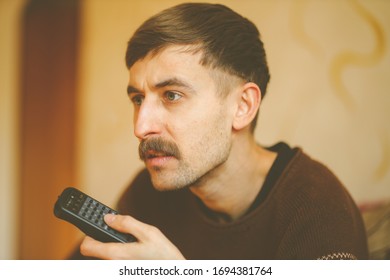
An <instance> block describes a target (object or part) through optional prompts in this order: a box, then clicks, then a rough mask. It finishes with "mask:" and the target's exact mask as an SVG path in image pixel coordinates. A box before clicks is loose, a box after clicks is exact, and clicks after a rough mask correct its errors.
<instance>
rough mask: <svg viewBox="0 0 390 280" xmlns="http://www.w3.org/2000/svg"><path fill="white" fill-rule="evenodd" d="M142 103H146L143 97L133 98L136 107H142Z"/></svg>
mask: <svg viewBox="0 0 390 280" xmlns="http://www.w3.org/2000/svg"><path fill="white" fill-rule="evenodd" d="M142 101H144V97H143V96H142V95H136V96H134V97H133V98H131V102H133V104H134V105H135V106H141V104H142Z"/></svg>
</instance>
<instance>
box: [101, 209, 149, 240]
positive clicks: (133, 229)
mask: <svg viewBox="0 0 390 280" xmlns="http://www.w3.org/2000/svg"><path fill="white" fill-rule="evenodd" d="M104 221H105V222H106V223H107V225H109V226H110V227H112V228H114V229H116V230H118V231H120V232H125V233H130V234H132V235H134V236H135V237H137V238H138V239H139V240H143V239H147V238H148V236H150V233H151V232H153V231H154V227H153V226H151V225H148V224H145V223H142V222H140V221H138V220H137V219H135V218H133V217H131V216H127V215H126V216H124V215H113V214H107V215H105V216H104Z"/></svg>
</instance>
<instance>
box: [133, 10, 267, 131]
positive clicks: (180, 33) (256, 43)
mask: <svg viewBox="0 0 390 280" xmlns="http://www.w3.org/2000/svg"><path fill="white" fill-rule="evenodd" d="M170 45H192V46H194V47H195V49H194V50H195V51H202V55H203V56H202V59H201V64H202V65H204V66H208V67H213V68H218V69H221V70H223V71H226V72H227V73H229V74H232V75H235V76H238V77H240V78H242V79H243V80H245V81H248V82H249V81H250V82H254V83H256V84H257V85H258V86H259V88H260V90H261V94H262V97H264V95H265V92H266V89H267V85H268V81H269V79H270V75H269V70H268V65H267V61H266V55H265V51H264V46H263V43H262V41H261V39H260V34H259V31H258V30H257V28H256V26H255V25H254V24H253V23H252V22H251V21H249V20H248V19H246V18H244V17H242V16H241V15H239V14H237V13H236V12H234V11H233V10H231V9H229V8H228V7H226V6H223V5H220V4H206V3H185V4H180V5H177V6H174V7H172V8H169V9H166V10H164V11H162V12H160V13H158V14H156V15H155V16H153V17H151V18H150V19H148V20H147V21H145V22H144V23H143V24H142V25H141V26H140V27H139V28H138V29H137V30H136V32H135V33H134V35H133V37H132V38H131V39H130V41H129V43H128V46H127V51H126V65H127V67H128V68H130V67H131V66H132V65H133V64H134V63H135V62H137V61H138V60H139V59H142V58H144V57H145V56H146V55H147V54H149V53H150V52H152V53H153V52H158V51H159V50H161V49H162V48H165V47H167V46H170ZM256 120H257V117H256V118H255V120H254V121H253V123H252V130H254V127H255V126H256Z"/></svg>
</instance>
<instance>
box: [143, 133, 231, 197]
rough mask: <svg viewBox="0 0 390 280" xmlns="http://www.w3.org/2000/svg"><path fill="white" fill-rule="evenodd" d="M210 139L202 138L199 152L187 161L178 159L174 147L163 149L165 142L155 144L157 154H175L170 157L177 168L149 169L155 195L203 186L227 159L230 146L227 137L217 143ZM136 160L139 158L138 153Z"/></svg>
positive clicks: (179, 156)
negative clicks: (173, 159) (158, 149)
mask: <svg viewBox="0 0 390 280" xmlns="http://www.w3.org/2000/svg"><path fill="white" fill-rule="evenodd" d="M214 136H215V135H214ZM212 137H213V136H209V137H204V139H202V140H201V141H200V142H199V143H198V144H197V147H201V148H200V149H201V150H200V151H199V153H197V154H195V155H194V158H191V159H188V158H185V157H184V156H182V154H181V153H180V152H179V148H178V147H177V146H176V144H174V143H170V144H167V145H170V146H171V148H165V147H164V145H163V144H162V143H163V142H165V143H167V142H166V141H164V140H161V139H160V140H156V141H159V142H160V143H159V144H158V145H160V148H161V150H160V151H161V152H164V151H168V150H170V151H173V150H176V151H177V154H176V152H175V153H173V154H175V156H174V157H175V159H176V160H177V164H178V166H177V168H175V169H167V168H164V167H162V168H161V167H152V168H151V169H149V170H148V171H149V174H150V177H151V180H152V184H153V186H154V187H155V189H156V190H159V191H171V190H180V189H185V188H196V187H200V186H202V185H204V184H205V183H206V182H207V181H208V180H209V179H210V178H212V177H213V176H215V174H216V173H217V170H219V169H220V167H221V166H222V165H224V164H225V162H226V161H227V160H228V158H229V154H230V149H231V143H230V142H229V141H228V139H227V137H225V138H218V139H224V140H221V141H217V140H216V139H217V138H214V139H211V138H212ZM210 143H211V144H210ZM161 144H162V145H161ZM140 146H141V145H140ZM152 146H153V145H152ZM173 146H176V148H177V149H176V148H172V147H173ZM156 148H157V145H156V146H154V149H156ZM140 150H141V148H140ZM176 155H177V157H176ZM140 157H141V158H142V155H141V152H140ZM194 163H195V164H194Z"/></svg>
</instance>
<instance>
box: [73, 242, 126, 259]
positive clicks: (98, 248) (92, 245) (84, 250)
mask: <svg viewBox="0 0 390 280" xmlns="http://www.w3.org/2000/svg"><path fill="white" fill-rule="evenodd" d="M118 245H119V246H120V245H123V244H120V243H103V242H100V241H97V240H95V239H93V238H91V237H89V236H86V237H85V238H84V240H83V241H82V242H81V244H80V253H81V254H82V255H83V256H87V257H95V258H98V259H106V260H109V259H111V260H113V259H121V256H120V255H118V252H121V250H119V246H118ZM127 257H129V256H127Z"/></svg>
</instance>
